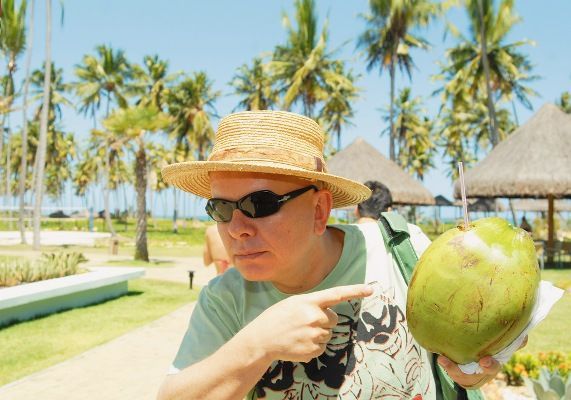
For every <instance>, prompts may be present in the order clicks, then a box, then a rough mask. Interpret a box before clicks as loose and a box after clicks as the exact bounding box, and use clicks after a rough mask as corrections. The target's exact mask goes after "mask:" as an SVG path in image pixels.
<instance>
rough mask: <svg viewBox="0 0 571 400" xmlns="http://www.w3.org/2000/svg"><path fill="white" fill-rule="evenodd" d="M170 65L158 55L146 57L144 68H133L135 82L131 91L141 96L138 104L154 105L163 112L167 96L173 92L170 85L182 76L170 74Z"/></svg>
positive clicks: (136, 66)
mask: <svg viewBox="0 0 571 400" xmlns="http://www.w3.org/2000/svg"><path fill="white" fill-rule="evenodd" d="M168 68H169V63H168V62H167V61H164V60H161V59H160V58H159V56H158V55H154V56H145V57H144V58H143V67H141V66H139V65H137V64H135V65H134V66H133V78H134V80H133V82H132V83H131V85H130V89H131V90H132V91H133V94H135V95H139V96H140V98H139V100H138V101H137V104H142V105H153V106H155V107H157V108H158V109H159V110H161V111H162V110H163V108H164V106H165V104H166V100H167V99H166V96H167V94H168V93H169V91H170V90H171V88H170V85H171V84H172V83H173V82H174V81H175V80H176V79H177V78H178V77H179V76H180V75H181V74H182V73H181V72H177V73H174V74H169V73H168Z"/></svg>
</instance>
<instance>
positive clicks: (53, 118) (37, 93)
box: [30, 63, 73, 130]
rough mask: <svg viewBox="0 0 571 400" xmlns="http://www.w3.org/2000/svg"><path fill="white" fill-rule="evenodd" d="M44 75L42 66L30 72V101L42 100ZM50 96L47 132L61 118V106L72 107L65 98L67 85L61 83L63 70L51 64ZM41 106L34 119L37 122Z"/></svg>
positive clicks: (44, 67) (44, 68) (69, 101)
mask: <svg viewBox="0 0 571 400" xmlns="http://www.w3.org/2000/svg"><path fill="white" fill-rule="evenodd" d="M45 74H46V66H45V64H44V65H42V69H37V70H35V71H33V72H32V75H31V77H30V84H31V86H32V92H31V94H32V96H33V97H32V99H31V100H32V101H38V100H41V99H43V96H44V85H43V83H44V79H45ZM49 90H50V96H49V102H48V130H53V129H55V124H56V122H57V121H58V120H61V118H62V106H68V107H73V103H72V102H71V100H69V99H68V98H67V97H66V94H67V91H68V85H66V84H65V83H64V82H63V69H61V68H56V67H55V65H54V63H52V64H51V79H50V86H49ZM42 107H43V104H42V103H40V104H39V106H38V108H37V110H36V112H35V114H34V119H36V120H39V119H40V115H41V112H42Z"/></svg>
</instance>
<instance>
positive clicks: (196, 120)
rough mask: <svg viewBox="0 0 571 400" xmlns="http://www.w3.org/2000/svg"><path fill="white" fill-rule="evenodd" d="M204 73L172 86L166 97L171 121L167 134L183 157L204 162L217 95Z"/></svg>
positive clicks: (197, 73)
mask: <svg viewBox="0 0 571 400" xmlns="http://www.w3.org/2000/svg"><path fill="white" fill-rule="evenodd" d="M212 86H213V83H212V81H211V80H210V79H209V78H208V76H207V75H206V73H205V72H196V73H194V74H193V76H191V77H187V78H185V79H184V80H183V81H181V82H180V83H179V84H178V85H176V86H175V87H174V88H172V90H171V91H170V93H169V96H168V100H167V102H168V111H169V114H170V115H171V116H172V117H173V118H172V125H171V127H170V128H169V131H170V132H171V133H172V135H173V136H174V138H175V140H176V146H177V147H182V148H183V149H184V151H185V154H186V155H187V156H188V155H189V154H191V153H193V152H194V156H195V158H196V159H198V160H204V159H205V158H206V152H207V150H208V148H209V146H210V144H211V142H212V139H213V137H214V129H213V128H212V123H211V118H212V117H213V116H215V115H216V111H215V109H214V103H215V101H216V100H217V99H218V97H220V92H219V91H215V90H214V89H213V87H212Z"/></svg>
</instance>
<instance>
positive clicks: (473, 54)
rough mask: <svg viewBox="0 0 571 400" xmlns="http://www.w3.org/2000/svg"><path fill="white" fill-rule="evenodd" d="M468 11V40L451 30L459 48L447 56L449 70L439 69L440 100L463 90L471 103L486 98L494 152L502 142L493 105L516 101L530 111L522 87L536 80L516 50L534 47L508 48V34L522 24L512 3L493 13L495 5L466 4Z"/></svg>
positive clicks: (504, 0) (481, 0) (483, 1)
mask: <svg viewBox="0 0 571 400" xmlns="http://www.w3.org/2000/svg"><path fill="white" fill-rule="evenodd" d="M466 10H467V12H468V17H469V26H470V36H469V37H465V36H463V35H462V34H461V33H460V32H459V31H458V30H457V29H456V28H455V27H453V26H452V27H451V32H452V34H453V35H454V36H455V37H456V38H457V39H458V40H459V44H458V45H457V46H456V47H454V48H451V49H449V50H448V51H447V58H448V65H446V66H445V67H443V74H442V75H441V76H440V78H441V79H443V80H445V81H446V84H445V88H444V97H445V98H446V97H448V98H453V97H455V96H457V95H459V94H460V95H461V92H463V91H464V90H467V91H468V95H469V96H471V97H481V96H482V94H481V93H485V94H486V104H487V108H488V113H489V119H488V121H489V124H490V128H489V132H490V133H491V137H490V141H491V143H492V146H496V145H497V144H498V143H499V141H500V139H501V138H500V132H499V121H498V116H497V115H496V114H497V113H496V109H495V103H496V102H497V101H498V100H509V101H511V100H512V99H513V98H514V97H515V98H517V99H518V100H519V102H520V103H521V104H523V105H524V106H525V107H526V108H528V109H531V103H530V101H529V99H528V97H529V96H534V95H537V93H536V92H535V91H533V90H532V89H531V88H529V87H527V86H525V85H524V84H525V83H526V82H530V81H532V80H534V79H536V78H537V77H536V76H532V75H530V72H531V70H532V65H531V63H530V62H529V59H528V57H527V56H526V55H525V54H523V53H521V52H519V48H520V47H522V46H524V45H527V44H531V43H532V42H531V41H529V40H521V41H517V42H514V43H506V41H507V37H508V35H509V33H510V31H511V29H512V28H513V27H514V26H515V25H516V24H517V23H518V22H520V21H521V18H520V17H518V16H517V15H516V14H515V13H514V10H513V0H501V3H500V5H499V8H498V11H497V13H496V11H495V7H494V1H493V0H467V1H466ZM466 88H467V89H466Z"/></svg>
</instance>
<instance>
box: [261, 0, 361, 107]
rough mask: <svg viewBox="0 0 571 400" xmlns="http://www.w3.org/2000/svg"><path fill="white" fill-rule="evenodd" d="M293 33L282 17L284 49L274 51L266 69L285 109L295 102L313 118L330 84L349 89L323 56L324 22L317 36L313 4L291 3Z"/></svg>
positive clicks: (327, 55) (306, 0)
mask: <svg viewBox="0 0 571 400" xmlns="http://www.w3.org/2000/svg"><path fill="white" fill-rule="evenodd" d="M295 21H296V24H297V29H295V28H294V27H293V26H292V23H291V21H290V19H289V18H288V17H287V16H285V17H284V22H285V25H286V28H287V30H288V38H287V42H286V44H285V45H280V46H277V47H276V48H275V50H274V54H273V58H272V61H271V62H270V69H271V71H272V76H273V77H274V80H275V82H276V84H277V85H278V90H279V92H280V93H283V95H284V98H283V103H284V107H285V108H286V109H290V108H291V106H292V105H293V104H295V103H297V102H301V104H302V106H303V114H304V115H306V116H308V117H310V118H314V117H315V115H314V114H315V107H316V105H317V104H318V103H319V102H321V101H325V100H326V99H327V98H328V95H329V92H328V87H331V86H332V85H334V82H342V83H343V84H344V85H347V86H350V85H351V82H349V81H348V80H347V78H346V77H345V76H342V75H339V74H337V73H336V72H335V68H334V66H335V64H336V62H335V61H334V60H333V59H332V53H328V52H327V37H328V33H327V22H326V23H325V24H324V26H323V29H322V31H321V34H319V35H318V33H317V13H316V11H315V1H314V0H296V1H295Z"/></svg>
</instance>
